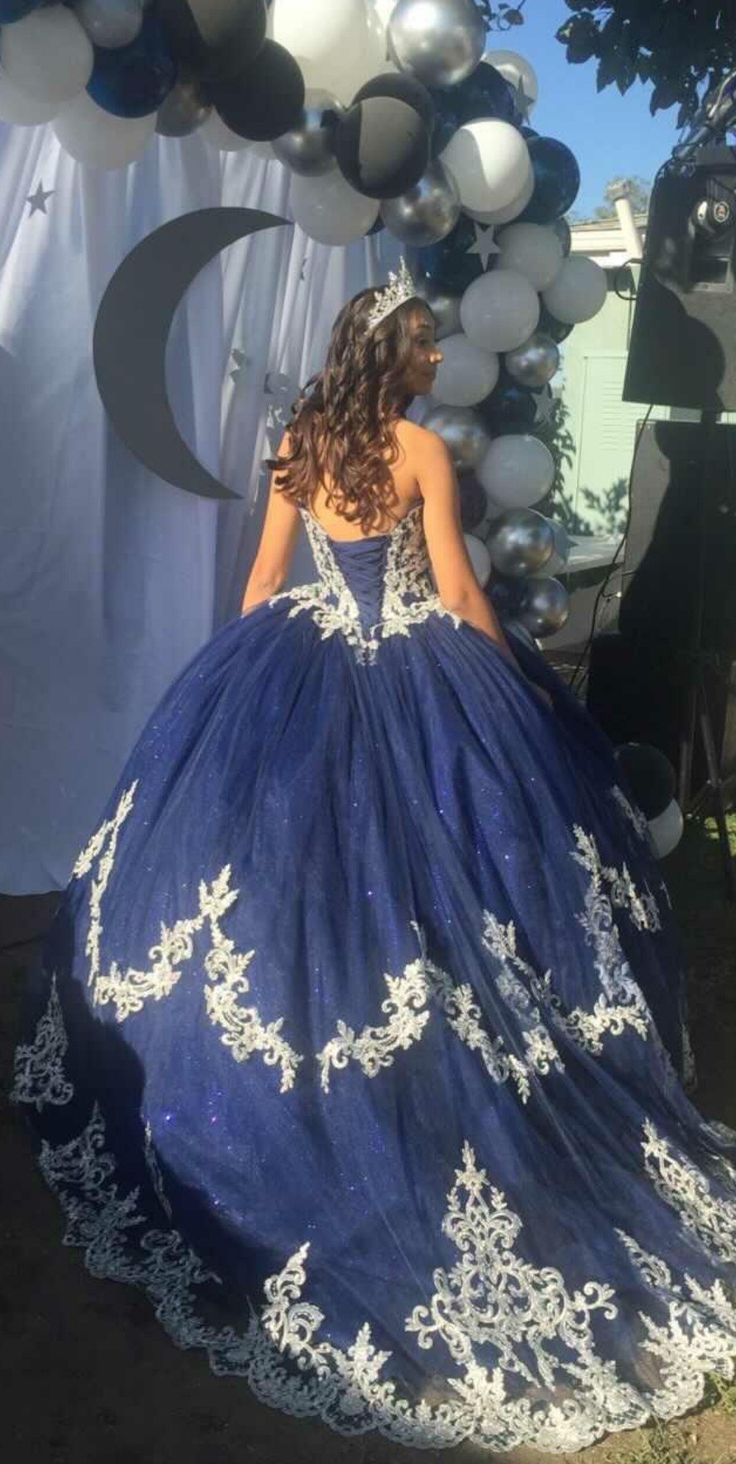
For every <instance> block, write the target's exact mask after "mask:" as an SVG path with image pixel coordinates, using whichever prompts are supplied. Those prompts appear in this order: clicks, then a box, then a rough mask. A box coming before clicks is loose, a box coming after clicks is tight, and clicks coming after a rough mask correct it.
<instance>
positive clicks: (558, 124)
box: [490, 0, 678, 216]
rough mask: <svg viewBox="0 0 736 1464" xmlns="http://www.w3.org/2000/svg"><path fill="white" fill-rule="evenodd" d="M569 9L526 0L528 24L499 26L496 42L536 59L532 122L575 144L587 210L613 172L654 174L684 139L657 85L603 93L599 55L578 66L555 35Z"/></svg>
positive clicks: (582, 210) (580, 205) (552, 0)
mask: <svg viewBox="0 0 736 1464" xmlns="http://www.w3.org/2000/svg"><path fill="white" fill-rule="evenodd" d="M570 14H571V11H569V10H568V8H567V6H566V5H565V4H564V0H526V5H525V7H524V17H525V19H524V24H523V26H518V28H514V29H513V30H511V31H506V32H505V33H501V32H498V31H494V32H493V33H492V34H491V36H490V45H491V46H493V47H494V48H495V49H501V48H503V49H505V50H513V51H518V52H519V53H520V54H521V55H522V56H526V57H527V58H528V60H529V61H531V63H532V66H533V67H534V70H535V71H536V73H537V76H538V77H539V101H538V103H537V105H536V107H535V108H534V111H533V113H532V115H531V117H530V119H529V120H530V123H531V125H532V127H534V128H535V129H536V131H537V132H542V133H544V134H545V135H547V136H550V137H558V138H559V139H560V141H561V142H565V143H567V146H568V147H570V148H572V151H573V152H574V154H575V156H576V158H577V160H578V162H579V164H580V171H581V174H582V184H581V188H580V194H579V196H578V200H577V203H576V204H575V206H574V210H573V212H575V213H579V214H581V215H583V216H587V215H588V214H590V213H591V212H592V211H593V209H595V208H596V207H597V205H598V204H599V203H601V202H602V201H603V193H604V189H605V186H606V183H607V182H608V181H609V179H610V178H615V177H621V176H624V177H626V176H628V177H630V176H632V175H638V176H640V177H642V178H646V179H648V180H649V181H651V180H652V179H653V178H654V175H655V173H656V171H657V169H658V167H659V165H660V163H663V162H664V160H665V158H667V157H669V154H670V153H671V151H672V148H673V146H674V144H675V142H676V141H677V137H678V133H677V131H676V125H675V124H676V118H677V108H676V107H672V108H671V109H670V110H669V111H667V112H658V113H657V115H656V117H652V116H651V115H650V113H649V93H650V88H649V87H643V86H641V85H640V84H639V83H638V82H637V83H635V84H634V86H632V87H631V89H630V91H628V92H627V93H626V95H625V96H623V97H622V96H621V95H620V93H619V91H618V90H617V88H616V87H615V86H609V87H606V89H605V91H603V92H600V93H598V92H597V91H596V84H595V71H596V64H595V61H589V62H586V64H585V65H583V66H571V65H570V64H569V62H568V61H566V60H565V47H564V46H562V45H560V42H559V41H557V40H555V31H556V30H557V28H558V26H560V25H562V23H563V21H565V20H567V19H568V18H569V17H570Z"/></svg>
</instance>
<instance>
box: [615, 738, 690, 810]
mask: <svg viewBox="0 0 736 1464" xmlns="http://www.w3.org/2000/svg"><path fill="white" fill-rule="evenodd" d="M616 761H617V763H618V765H619V768H620V769H621V771H622V772H623V775H624V777H625V779H626V781H627V782H628V785H629V788H630V790H631V792H632V793H633V795H634V798H635V800H636V802H637V803H638V805H639V807H640V809H641V811H642V813H643V814H644V815H645V817H646V818H648V819H651V818H657V817H658V815H659V814H660V813H664V811H665V808H668V807H669V805H670V803H671V802H672V799H673V798H674V796H675V791H676V787H677V779H676V776H675V770H674V768H673V766H672V763H671V762H670V761H669V759H668V758H666V757H665V755H664V753H663V752H660V750H659V748H658V747H650V745H649V744H648V743H647V742H625V743H624V744H623V746H622V747H617V748H616Z"/></svg>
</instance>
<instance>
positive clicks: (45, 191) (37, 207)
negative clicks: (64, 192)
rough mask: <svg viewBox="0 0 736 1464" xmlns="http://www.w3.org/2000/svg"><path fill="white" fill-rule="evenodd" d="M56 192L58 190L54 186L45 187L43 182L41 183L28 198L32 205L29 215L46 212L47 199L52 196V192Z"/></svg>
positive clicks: (27, 201)
mask: <svg viewBox="0 0 736 1464" xmlns="http://www.w3.org/2000/svg"><path fill="white" fill-rule="evenodd" d="M55 192H56V190H55V189H54V188H44V186H43V183H39V185H38V188H37V189H36V192H35V193H31V195H30V196H29V197H28V198H27V199H26V203H30V205H31V212H30V213H29V215H28V217H29V218H31V217H32V216H33V214H34V213H42V214H45V213H46V199H47V198H50V197H51V195H52V193H55Z"/></svg>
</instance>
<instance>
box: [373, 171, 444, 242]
mask: <svg viewBox="0 0 736 1464" xmlns="http://www.w3.org/2000/svg"><path fill="white" fill-rule="evenodd" d="M459 217H460V191H459V189H458V186H457V183H456V182H455V179H454V178H453V176H452V174H451V173H448V171H447V168H446V167H445V165H444V163H441V162H440V160H439V158H437V159H436V160H435V161H434V162H432V163H430V164H429V167H428V168H427V171H426V173H424V174H423V176H422V177H421V178H420V179H419V182H418V183H415V184H414V187H413V188H410V189H409V190H408V192H407V193H402V194H400V195H399V197H398V198H387V199H385V200H384V202H383V203H382V204H381V218H382V219H383V222H384V224H385V225H386V228H387V229H389V230H390V232H391V233H392V234H394V235H395V236H396V238H397V239H401V240H403V242H404V244H413V245H414V246H415V248H418V249H423V248H426V247H427V245H429V244H438V243H439V241H440V239H445V238H446V237H447V235H448V234H450V233H452V230H453V229H454V227H455V225H456V223H457V221H458V219H459Z"/></svg>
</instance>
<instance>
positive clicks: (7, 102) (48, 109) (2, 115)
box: [0, 66, 59, 127]
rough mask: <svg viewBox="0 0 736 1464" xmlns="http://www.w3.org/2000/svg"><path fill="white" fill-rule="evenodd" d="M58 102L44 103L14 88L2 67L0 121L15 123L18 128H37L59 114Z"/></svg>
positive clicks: (0, 71)
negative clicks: (39, 124)
mask: <svg viewBox="0 0 736 1464" xmlns="http://www.w3.org/2000/svg"><path fill="white" fill-rule="evenodd" d="M58 110H59V108H58V105H57V103H56V102H42V101H39V99H38V97H32V96H29V94H28V92H24V91H21V90H20V88H19V87H17V86H14V85H13V83H12V81H10V79H9V78H8V77H7V76H6V75H5V72H4V71H3V68H2V67H1V66H0V121H3V122H14V123H15V125H16V127H35V126H37V124H38V123H40V122H50V121H51V118H52V117H53V116H54V115H55V114H56V112H58Z"/></svg>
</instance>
